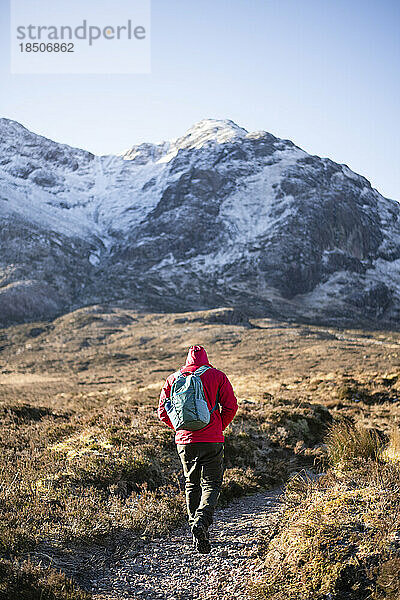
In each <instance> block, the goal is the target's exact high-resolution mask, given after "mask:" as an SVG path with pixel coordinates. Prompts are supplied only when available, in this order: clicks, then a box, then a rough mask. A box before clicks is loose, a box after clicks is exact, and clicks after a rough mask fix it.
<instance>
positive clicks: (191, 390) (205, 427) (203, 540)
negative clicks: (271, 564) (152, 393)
mask: <svg viewBox="0 0 400 600" xmlns="http://www.w3.org/2000/svg"><path fill="white" fill-rule="evenodd" d="M191 374H195V375H194V376H193V375H191ZM193 402H194V403H195V404H196V408H195V410H194V411H193ZM191 403H192V406H190V404H191ZM191 408H192V410H191ZM236 411H237V401H236V398H235V394H234V392H233V389H232V385H231V383H230V381H229V379H228V378H227V376H226V375H225V374H224V373H223V372H222V371H219V370H218V369H215V368H214V367H213V366H212V365H210V363H209V362H208V357H207V352H206V351H205V349H204V348H203V347H202V346H191V347H190V348H189V352H188V355H187V359H186V364H185V365H184V366H183V367H181V369H180V370H179V371H177V372H176V373H172V375H170V376H169V377H168V379H167V380H166V382H165V384H164V386H163V388H162V390H161V395H160V403H159V407H158V416H159V417H160V419H161V420H162V421H164V423H166V424H167V425H168V426H169V427H171V429H174V430H175V431H176V433H175V443H176V445H177V451H178V455H179V458H180V460H181V462H182V466H183V473H184V476H185V492H186V504H187V513H188V521H189V526H190V528H191V531H192V535H193V543H194V545H195V547H196V549H197V550H198V551H199V552H200V553H201V554H208V553H209V552H210V550H211V545H210V540H209V533H208V528H209V526H210V525H211V523H212V522H213V514H214V510H215V507H216V504H217V500H218V496H219V493H220V490H221V485H222V478H223V472H224V466H223V459H224V436H223V433H222V432H223V430H224V429H225V428H226V427H227V426H228V425H229V423H230V422H231V421H232V419H233V417H234V416H235V414H236ZM207 423H208V424H207ZM185 427H186V429H185Z"/></svg>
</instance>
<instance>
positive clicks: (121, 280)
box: [0, 119, 400, 324]
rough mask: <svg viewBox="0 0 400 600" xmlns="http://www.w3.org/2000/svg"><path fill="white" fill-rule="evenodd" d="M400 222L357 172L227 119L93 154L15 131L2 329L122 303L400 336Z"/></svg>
mask: <svg viewBox="0 0 400 600" xmlns="http://www.w3.org/2000/svg"><path fill="white" fill-rule="evenodd" d="M399 214H400V205H399V204H398V203H397V202H395V201H393V200H388V199H386V198H384V197H383V196H381V195H380V194H379V193H378V192H377V191H376V190H374V189H373V188H371V185H370V183H369V182H368V181H367V180H366V179H365V178H364V177H362V176H360V175H357V174H356V173H354V172H352V171H351V170H350V169H349V168H348V167H347V166H346V165H340V164H337V163H334V162H333V161H331V160H329V159H326V158H319V157H318V156H311V155H309V154H307V153H306V152H304V151H303V150H301V149H300V148H298V147H297V146H295V145H294V144H293V143H292V142H290V141H289V140H282V139H279V138H276V137H274V136H273V135H271V134H270V133H267V132H265V131H260V132H255V133H248V132H247V131H246V130H245V129H243V128H241V127H238V126H237V125H236V124H235V123H233V122H232V121H228V120H224V121H216V120H212V119H206V120H203V121H200V122H199V123H197V124H196V125H194V126H193V127H192V128H191V129H189V130H188V131H187V132H186V133H185V135H183V136H182V137H180V138H177V139H175V140H172V141H169V142H162V143H160V144H150V143H144V144H139V145H136V146H133V147H132V148H130V149H129V150H128V151H126V152H125V153H122V154H120V155H118V156H115V155H110V156H94V155H93V154H91V153H90V152H86V151H84V150H79V149H76V148H71V147H69V146H66V145H63V144H58V143H56V142H53V141H51V140H48V139H46V138H44V137H41V136H39V135H36V134H34V133H32V132H30V131H28V130H27V129H25V128H24V127H23V126H22V125H20V124H18V123H16V122H14V121H10V120H8V119H0V248H1V253H0V323H1V324H6V323H9V322H12V321H20V320H25V319H33V318H38V317H43V316H44V317H47V316H52V315H54V314H57V313H59V312H61V311H66V310H69V309H71V308H74V307H77V306H82V305H84V304H88V303H99V302H112V301H126V302H128V303H130V305H131V306H136V307H138V308H142V309H156V310H174V311H176V310H195V309H201V308H213V307H217V306H237V307H240V308H242V309H244V310H245V311H246V312H247V313H248V314H250V315H265V316H268V315H270V316H283V317H285V318H299V319H300V318H301V319H306V320H310V321H325V322H336V323H344V322H346V323H349V322H359V323H367V322H371V323H374V322H377V321H379V322H384V323H390V322H391V323H393V322H396V321H397V320H398V316H399V311H400V220H399Z"/></svg>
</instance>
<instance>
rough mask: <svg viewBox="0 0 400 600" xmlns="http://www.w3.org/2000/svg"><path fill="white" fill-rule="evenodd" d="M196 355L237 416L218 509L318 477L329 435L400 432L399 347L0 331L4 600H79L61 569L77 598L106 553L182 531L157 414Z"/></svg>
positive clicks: (201, 327)
mask: <svg viewBox="0 0 400 600" xmlns="http://www.w3.org/2000/svg"><path fill="white" fill-rule="evenodd" d="M194 343H199V344H203V345H204V346H205V347H206V348H207V350H208V352H209V358H210V360H211V362H212V364H214V365H215V366H216V367H218V368H220V369H222V370H224V371H225V372H226V373H227V375H228V376H229V378H230V379H231V381H232V383H233V386H234V389H235V391H236V394H237V397H238V400H239V407H240V408H239V412H238V415H237V417H236V419H235V420H234V422H233V423H232V425H231V426H230V428H229V429H228V431H227V435H226V473H225V482H224V487H223V490H222V495H221V503H225V502H229V500H230V499H231V498H233V497H235V496H239V495H242V494H246V493H249V492H252V491H255V490H257V489H259V488H260V487H263V486H264V487H265V486H272V485H275V484H277V483H282V482H284V481H286V480H287V479H288V478H289V477H290V475H291V474H293V473H294V472H298V471H300V470H302V469H304V468H306V469H314V470H318V469H322V468H326V461H327V447H326V445H325V444H324V443H323V442H324V436H325V435H326V432H327V430H328V428H329V427H330V426H331V425H332V423H335V422H336V421H338V420H341V421H342V420H344V421H345V422H347V423H351V422H356V423H357V424H359V425H360V426H362V427H364V428H367V429H368V430H374V431H377V432H378V433H377V434H376V435H379V436H381V438H382V440H383V439H385V435H386V436H387V435H388V434H389V432H390V430H391V428H392V427H393V423H394V422H398V419H399V404H398V401H397V398H398V394H400V379H398V376H399V374H400V334H398V333H392V332H362V331H348V330H346V331H344V330H340V331H338V330H333V329H327V328H322V327H311V326H302V325H296V324H293V323H277V322H273V321H271V320H268V319H263V320H256V321H252V323H251V324H250V323H248V322H247V320H246V319H245V318H244V317H243V316H242V315H240V314H237V313H235V312H234V311H233V310H231V309H226V310H225V309H221V310H214V311H205V312H199V313H185V314H176V315H165V314H140V313H136V312H134V311H129V310H124V309H121V308H118V307H114V308H107V307H101V306H98V307H90V308H87V309H81V310H78V311H76V312H74V313H71V314H69V315H66V316H63V317H61V318H59V319H57V320H55V321H54V322H51V323H35V324H26V325H19V326H16V327H11V328H8V329H5V330H1V331H0V418H1V424H2V427H1V433H0V435H1V440H0V442H1V443H0V453H1V463H0V464H1V469H2V481H1V489H0V556H1V561H0V567H1V569H0V598H7V597H9V598H13V597H15V590H17V589H18V590H20V591H19V593H20V597H21V598H22V597H26V598H42V599H44V598H54V599H66V598H84V597H86V596H85V593H84V592H83V591H78V588H77V587H76V586H75V585H74V584H72V583H71V582H70V581H69V580H68V579H64V578H63V576H61V575H59V574H58V570H59V569H61V570H62V571H63V573H65V574H66V575H67V577H72V578H73V580H74V581H75V582H78V583H79V584H80V585H81V586H84V587H85V585H86V584H87V582H88V580H89V579H90V573H91V569H96V568H98V564H99V561H100V557H101V556H103V554H104V552H111V553H113V555H118V552H119V550H120V549H121V548H123V547H126V545H127V544H129V545H142V544H145V543H146V540H147V539H149V538H151V537H152V536H154V535H159V534H163V533H165V532H167V531H168V530H170V529H171V528H174V527H176V526H177V525H178V524H180V523H182V522H183V521H184V516H185V510H184V498H183V481H182V476H181V469H180V463H179V460H178V458H177V454H176V450H175V445H174V443H173V434H172V432H171V431H170V430H169V429H168V428H166V427H165V426H163V424H161V423H160V422H159V421H158V419H157V414H156V409H157V405H158V396H159V392H160V388H161V386H162V383H163V381H164V380H165V378H166V377H167V375H168V374H169V373H171V372H172V371H174V370H176V368H177V367H178V366H180V365H181V364H183V362H184V360H185V356H186V352H187V349H188V347H189V346H190V345H191V344H194ZM388 468H389V467H388ZM393 468H395V467H393ZM335 485H336V484H335ZM29 557H30V561H31V562H29ZM96 561H97V562H96ZM39 563H40V565H39ZM13 586H14V587H13ZM13 594H14V595H13ZM24 594H25V595H24ZM266 597H267V596H266Z"/></svg>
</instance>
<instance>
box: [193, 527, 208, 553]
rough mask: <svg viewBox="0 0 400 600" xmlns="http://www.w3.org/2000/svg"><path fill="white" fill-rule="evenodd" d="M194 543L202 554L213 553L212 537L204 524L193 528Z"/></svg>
mask: <svg viewBox="0 0 400 600" xmlns="http://www.w3.org/2000/svg"><path fill="white" fill-rule="evenodd" d="M192 534H193V542H194V545H195V547H196V550H197V551H198V552H199V553H200V554H208V553H209V552H210V551H211V544H210V537H209V533H208V531H207V528H206V527H205V526H204V525H203V524H202V523H195V524H194V525H193V526H192Z"/></svg>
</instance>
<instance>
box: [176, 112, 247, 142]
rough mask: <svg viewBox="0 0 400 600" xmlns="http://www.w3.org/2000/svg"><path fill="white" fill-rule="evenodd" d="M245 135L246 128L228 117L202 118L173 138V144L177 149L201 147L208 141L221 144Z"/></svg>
mask: <svg viewBox="0 0 400 600" xmlns="http://www.w3.org/2000/svg"><path fill="white" fill-rule="evenodd" d="M246 135H247V131H246V129H243V128H242V127H239V126H238V125H236V123H234V122H233V121H230V120H229V119H202V120H201V121H199V122H198V123H195V124H194V125H192V127H190V129H188V130H187V131H186V133H185V134H184V135H183V136H182V137H180V138H177V139H176V140H174V145H175V146H176V147H177V148H179V149H181V148H182V149H183V148H185V149H189V148H201V147H202V146H205V145H206V144H208V143H210V142H217V143H218V144H223V143H224V142H227V141H229V140H232V139H235V138H239V137H245V136H246Z"/></svg>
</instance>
